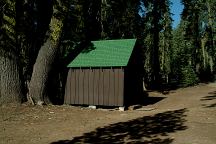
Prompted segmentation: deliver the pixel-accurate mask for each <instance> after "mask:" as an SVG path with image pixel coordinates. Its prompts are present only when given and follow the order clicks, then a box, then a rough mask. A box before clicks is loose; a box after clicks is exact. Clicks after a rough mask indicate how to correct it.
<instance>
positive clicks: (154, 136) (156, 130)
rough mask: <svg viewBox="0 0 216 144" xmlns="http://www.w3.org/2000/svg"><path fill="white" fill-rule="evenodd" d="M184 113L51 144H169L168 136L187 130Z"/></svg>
mask: <svg viewBox="0 0 216 144" xmlns="http://www.w3.org/2000/svg"><path fill="white" fill-rule="evenodd" d="M186 112H187V109H179V110H175V111H167V112H163V113H159V114H156V115H154V116H144V117H141V118H137V119H134V120H130V121H127V122H119V123H115V124H111V125H108V126H105V127H99V128H97V129H96V130H95V131H92V132H89V133H85V134H83V135H82V136H79V137H74V138H73V139H72V140H60V141H57V142H53V143H51V144H72V143H90V144H91V143H94V144H99V143H105V144H106V143H107V144H111V143H115V144H123V143H128V144H129V143H133V144H139V143H142V144H170V143H172V142H173V140H174V138H172V137H169V134H171V133H175V132H177V131H182V130H185V129H187V126H185V125H184V123H185V121H186V120H185V117H186V114H185V113H186Z"/></svg>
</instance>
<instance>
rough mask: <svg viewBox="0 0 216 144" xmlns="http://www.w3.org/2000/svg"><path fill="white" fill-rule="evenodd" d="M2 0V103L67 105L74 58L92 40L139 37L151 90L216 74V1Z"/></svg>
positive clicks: (0, 40) (145, 76) (212, 76)
mask: <svg viewBox="0 0 216 144" xmlns="http://www.w3.org/2000/svg"><path fill="white" fill-rule="evenodd" d="M182 4H183V6H184V9H183V12H182V15H181V22H180V24H179V25H178V27H177V28H175V29H174V28H172V18H171V15H172V14H171V12H170V6H171V5H172V3H171V2H170V1H169V0H133V1H132V0H115V1H114V0H88V1H85V0H68V1H63V0H43V1H40V0H19V1H16V0H1V1H0V105H2V104H7V103H22V102H25V101H30V102H31V103H32V104H42V103H46V104H48V103H53V104H62V102H63V95H64V86H65V79H66V77H67V68H66V66H67V64H68V63H69V62H70V61H71V59H72V57H73V56H75V55H76V54H78V53H79V52H80V51H81V50H82V49H83V48H87V47H88V46H89V45H90V42H91V41H93V40H102V39H128V38H136V39H137V40H138V42H139V43H140V44H142V47H141V48H142V55H143V67H144V69H145V73H144V74H143V77H144V80H145V84H146V87H147V89H157V90H163V89H167V88H177V87H186V86H191V85H195V84H196V83H198V82H209V81H213V79H214V74H215V73H216V47H215V41H216V35H215V32H216V20H215V18H216V1H215V0H190V1H187V0H182Z"/></svg>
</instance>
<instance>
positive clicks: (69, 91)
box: [64, 68, 124, 106]
mask: <svg viewBox="0 0 216 144" xmlns="http://www.w3.org/2000/svg"><path fill="white" fill-rule="evenodd" d="M64 102H65V104H78V105H103V106H123V105H124V70H123V69H121V68H114V69H108V68H107V69H70V70H69V72H68V77H67V84H66V90H65V99H64Z"/></svg>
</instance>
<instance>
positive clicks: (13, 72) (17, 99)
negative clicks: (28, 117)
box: [0, 56, 23, 105]
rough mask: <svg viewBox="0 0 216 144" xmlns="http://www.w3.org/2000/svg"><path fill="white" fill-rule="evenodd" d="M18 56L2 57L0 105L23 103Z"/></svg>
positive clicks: (0, 58) (0, 63)
mask: <svg viewBox="0 0 216 144" xmlns="http://www.w3.org/2000/svg"><path fill="white" fill-rule="evenodd" d="M17 61H18V59H17V57H16V56H11V57H7V56H5V57H3V56H0V105H2V104H8V103H21V101H22V98H23V93H22V83H21V79H20V71H19V66H18V63H17Z"/></svg>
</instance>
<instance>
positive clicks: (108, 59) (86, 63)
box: [68, 39, 136, 67]
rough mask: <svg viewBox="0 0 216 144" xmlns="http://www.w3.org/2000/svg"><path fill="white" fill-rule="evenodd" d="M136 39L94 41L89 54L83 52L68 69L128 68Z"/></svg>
mask: <svg viewBox="0 0 216 144" xmlns="http://www.w3.org/2000/svg"><path fill="white" fill-rule="evenodd" d="M135 42H136V39H121V40H101V41H93V42H92V43H93V47H94V49H92V50H91V51H89V52H86V51H85V50H84V51H82V52H81V53H80V54H79V55H78V56H77V57H76V58H75V59H74V60H73V61H72V62H71V63H70V64H69V65H68V67H112V66H126V65H127V64H128V61H129V58H130V56H131V54H132V51H133V48H134V45H135Z"/></svg>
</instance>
